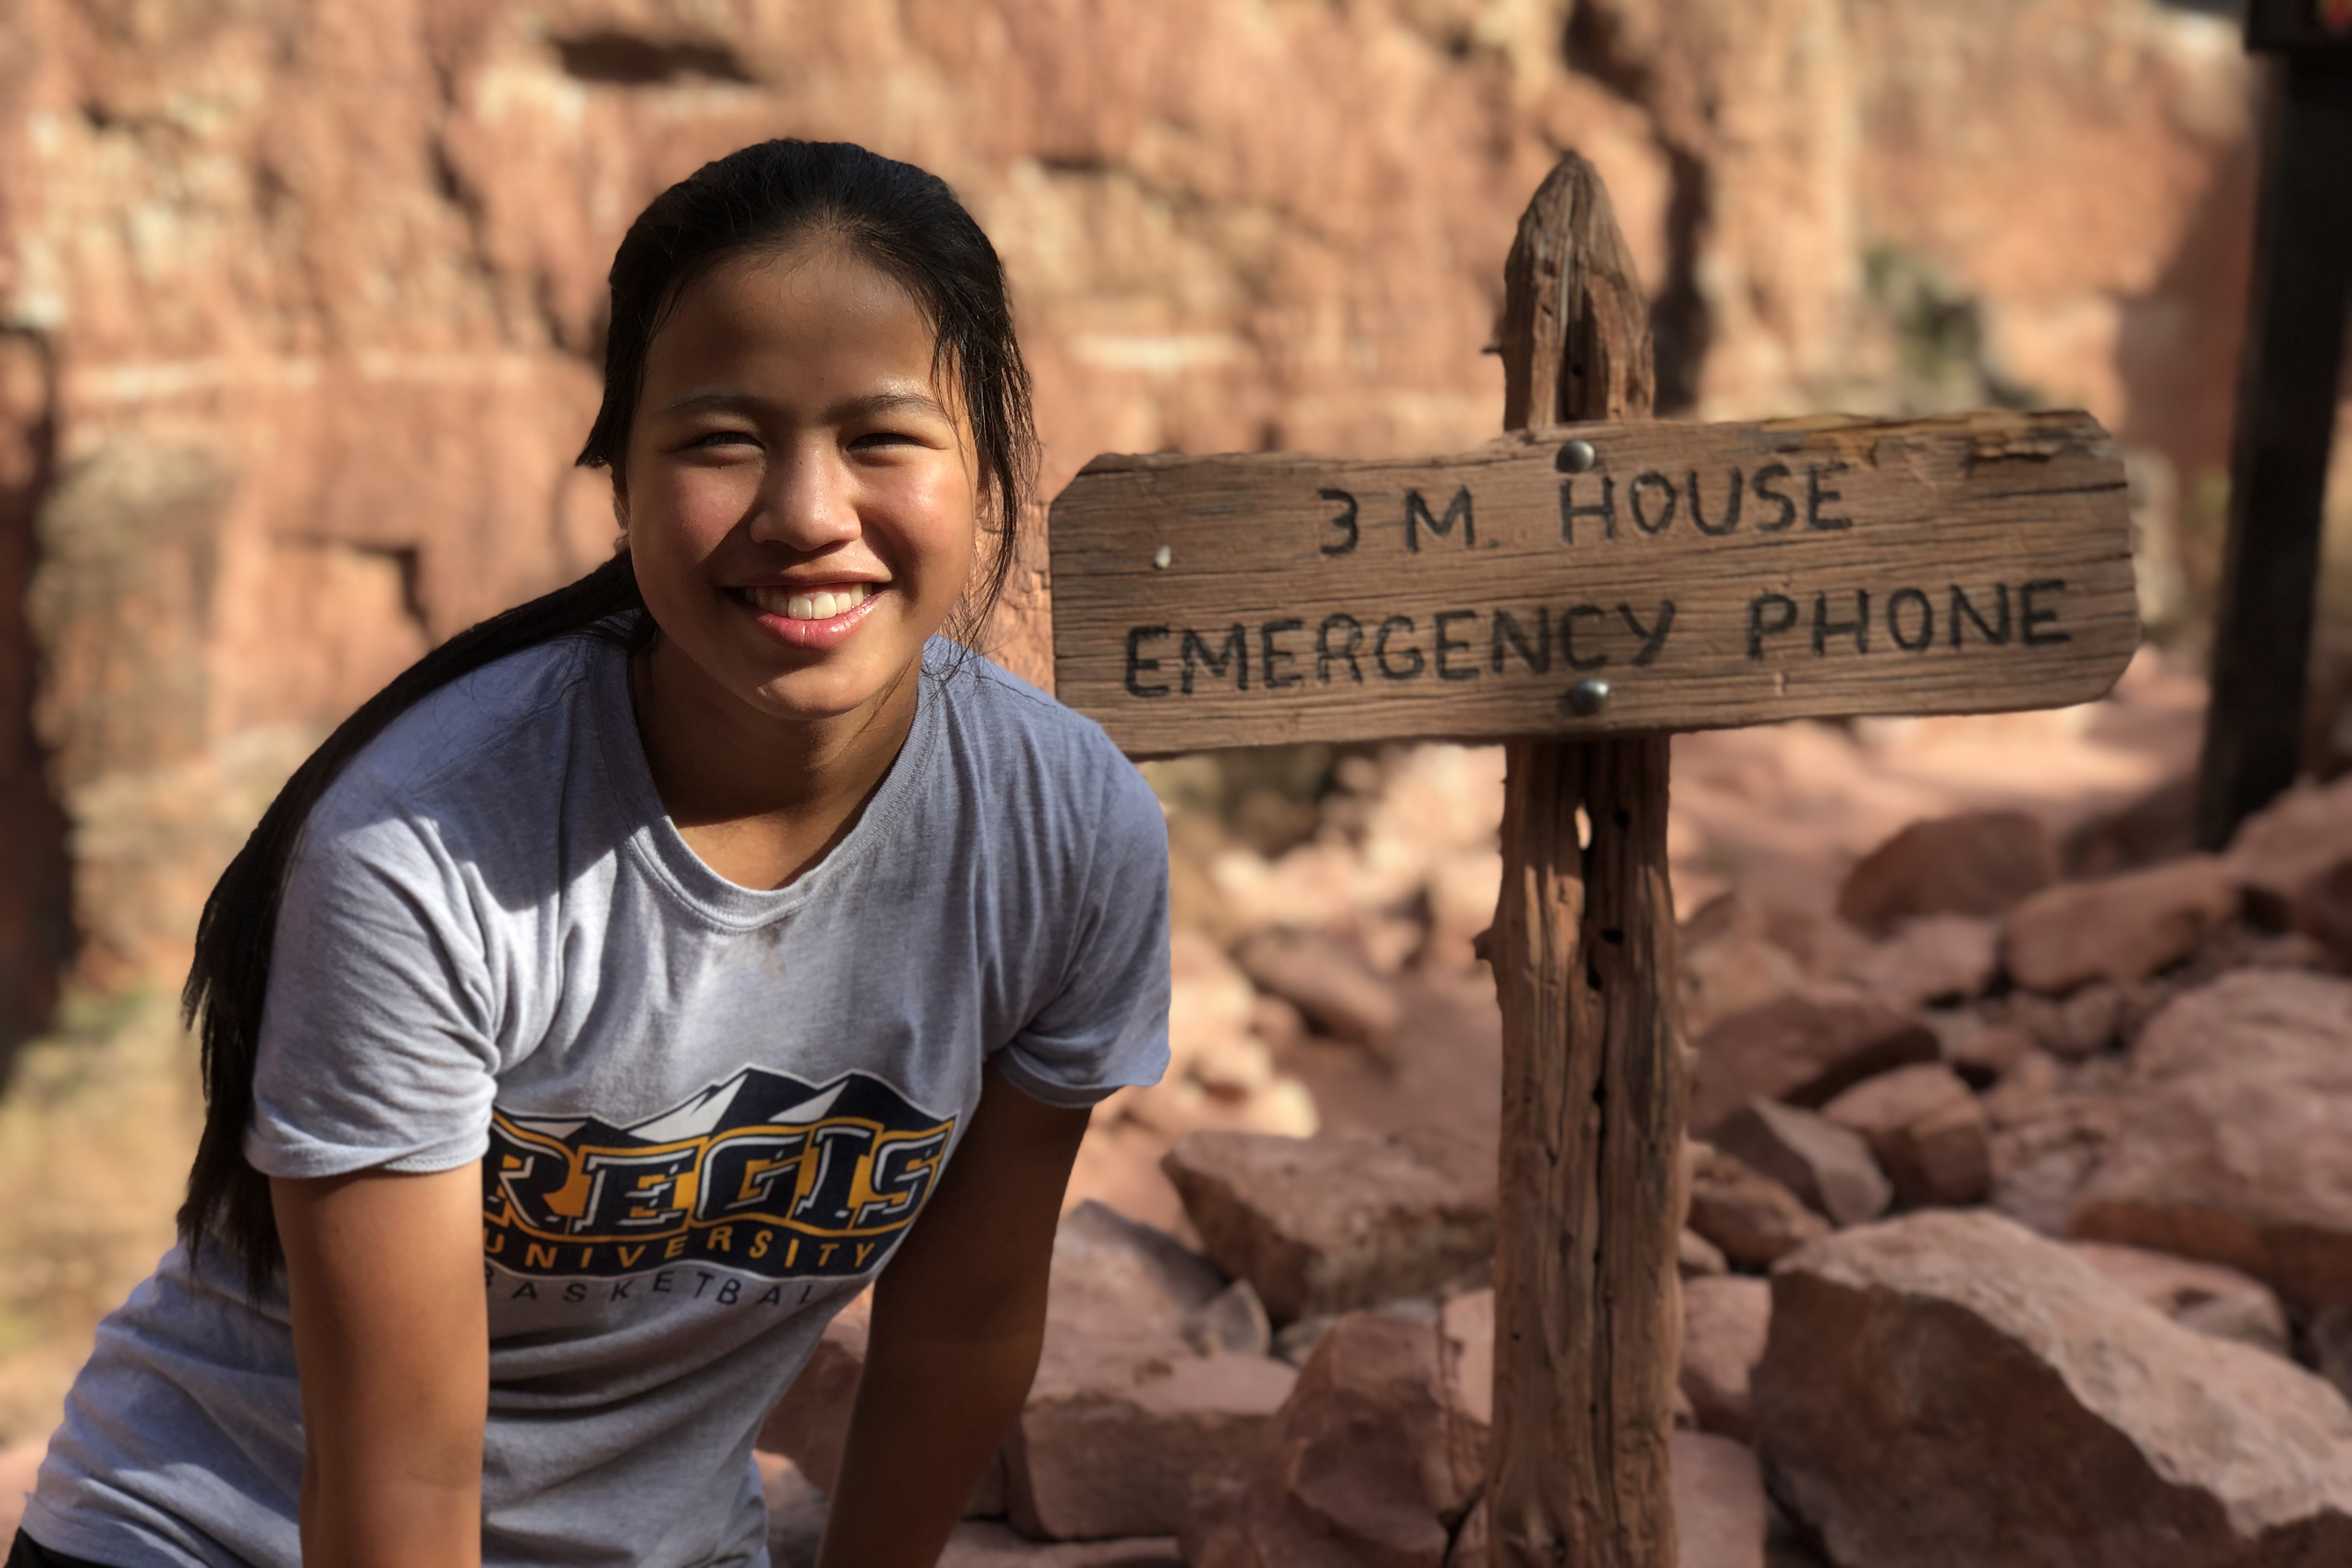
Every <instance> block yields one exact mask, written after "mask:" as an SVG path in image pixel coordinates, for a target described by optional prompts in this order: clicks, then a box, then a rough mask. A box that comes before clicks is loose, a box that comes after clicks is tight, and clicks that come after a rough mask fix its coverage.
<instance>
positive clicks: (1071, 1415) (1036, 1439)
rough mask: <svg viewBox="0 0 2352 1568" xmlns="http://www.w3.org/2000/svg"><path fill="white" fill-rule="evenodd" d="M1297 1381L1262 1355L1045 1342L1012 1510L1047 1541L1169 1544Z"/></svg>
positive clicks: (1025, 1418) (1020, 1441)
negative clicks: (1195, 1500)
mask: <svg viewBox="0 0 2352 1568" xmlns="http://www.w3.org/2000/svg"><path fill="white" fill-rule="evenodd" d="M1297 1378H1298V1373H1297V1372H1295V1371H1293V1370H1292V1369H1291V1367H1290V1366H1289V1365H1287V1364H1286V1363H1283V1362H1279V1361H1275V1360H1273V1359H1271V1358H1269V1357H1265V1356H1255V1355H1227V1354H1217V1355H1205V1356H1203V1355H1191V1354H1183V1355H1161V1354H1153V1353H1150V1352H1139V1351H1138V1350H1137V1349H1135V1348H1134V1347H1133V1346H1132V1345H1131V1344H1122V1343H1118V1342H1110V1343H1103V1342H1086V1341H1076V1342H1063V1343H1062V1344H1060V1345H1054V1344H1051V1343H1049V1344H1048V1347H1047V1350H1046V1352H1045V1358H1044V1361H1043V1363H1042V1364H1041V1365H1040V1366H1039V1367H1038V1370H1037V1380H1036V1382H1035V1384H1034V1385H1032V1387H1031V1388H1030V1391H1029V1397H1028V1398H1027V1400H1026V1401H1024V1403H1023V1405H1022V1407H1021V1415H1020V1418H1019V1420H1018V1421H1016V1422H1015V1423H1014V1425H1013V1432H1012V1435H1011V1436H1010V1437H1009V1439H1008V1440H1007V1443H1006V1446H1005V1503H1006V1511H1007V1512H1008V1513H1009V1514H1010V1515H1011V1517H1012V1520H1013V1524H1014V1525H1015V1526H1017V1527H1018V1528H1019V1529H1020V1530H1022V1531H1024V1532H1025V1533H1027V1534H1029V1535H1032V1536H1037V1537H1041V1538H1044V1539H1046V1540H1051V1541H1083V1540H1094V1539H1100V1538H1105V1537H1115V1536H1149V1535H1171V1534H1173V1533H1175V1531H1177V1530H1178V1529H1180V1528H1181V1526H1182V1524H1183V1522H1184V1515H1185V1512H1186V1510H1187V1509H1188V1508H1189V1507H1190V1504H1191V1498H1192V1489H1193V1488H1194V1486H1195V1485H1197V1484H1200V1483H1202V1482H1203V1481H1205V1480H1206V1479H1210V1478H1211V1477H1213V1476H1214V1475H1215V1474H1216V1473H1217V1472H1218V1470H1219V1469H1220V1468H1222V1467H1223V1465H1224V1464H1225V1463H1227V1462H1228V1460H1229V1459H1230V1457H1231V1456H1232V1455H1233V1454H1234V1453H1236V1452H1241V1451H1244V1450H1247V1449H1249V1448H1252V1447H1255V1445H1256V1444H1257V1443H1258V1442H1259V1441H1260V1440H1261V1439H1262V1438H1263V1437H1264V1436H1265V1434H1266V1432H1267V1431H1268V1430H1269V1429H1270V1428H1271V1426H1272V1425H1273V1422H1274V1417H1275V1414H1276V1412H1277V1411H1279V1410H1280V1409H1281V1408H1282V1404H1283V1401H1284V1400H1285V1399H1286V1398H1287V1397H1289V1394H1290V1390H1291V1385H1292V1384H1295V1383H1296V1382H1297Z"/></svg>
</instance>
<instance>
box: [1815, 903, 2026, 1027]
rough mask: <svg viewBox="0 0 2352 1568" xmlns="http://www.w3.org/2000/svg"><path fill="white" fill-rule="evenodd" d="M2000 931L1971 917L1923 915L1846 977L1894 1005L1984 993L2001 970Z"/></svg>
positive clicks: (1858, 961) (1862, 956) (1869, 951)
mask: <svg viewBox="0 0 2352 1568" xmlns="http://www.w3.org/2000/svg"><path fill="white" fill-rule="evenodd" d="M1999 949H2000V932H1999V928H1997V927H1996V926H1995V925H1994V924H1993V922H1992V921H1988V920H1982V919H1979V918H1977V917H1975V916H1971V915H1920V916H1916V917H1915V918H1913V919H1910V920H1906V921H1903V922H1901V923H1900V924H1899V925H1898V926H1896V927H1895V932H1894V934H1893V935H1892V936H1890V937H1889V938H1887V940H1886V941H1885V942H1878V943H1876V944H1875V945H1874V946H1872V947H1869V948H1866V949H1864V951H1863V952H1859V953H1857V954H1855V955H1854V956H1853V958H1852V959H1850V960H1849V961H1848V962H1847V963H1846V965H1845V972H1844V974H1843V978H1844V979H1846V980H1848V981H1851V982H1852V983H1853V984H1855V985H1857V986H1859V987H1861V988H1862V989H1863V990H1864V991H1867V992H1869V993H1870V994H1872V995H1874V996H1879V997H1883V998H1885V1000H1886V1001H1887V1002H1890V1003H1892V1004H1893V1005H1895V1006H1896V1007H1902V1008H1910V1007H1921V1006H1925V1005H1927V1004H1928V1003H1930V1002H1958V1001H1965V1000H1967V999H1968V998H1969V997H1972V996H1979V995H1982V994H1983V993H1984V989H1985V987H1986V986H1988V985H1990V984H1992V978H1993V975H1994V973H1995V972H1997V971H1998V970H1999V968H2000V952H1999Z"/></svg>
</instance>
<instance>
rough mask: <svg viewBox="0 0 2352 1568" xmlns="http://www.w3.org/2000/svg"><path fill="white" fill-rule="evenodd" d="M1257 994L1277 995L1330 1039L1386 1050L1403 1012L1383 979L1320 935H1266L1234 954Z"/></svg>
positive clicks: (1351, 953) (1337, 943)
mask: <svg viewBox="0 0 2352 1568" xmlns="http://www.w3.org/2000/svg"><path fill="white" fill-rule="evenodd" d="M1234 958H1235V959H1236V960H1237V961H1239V963H1240V964H1241V966H1242V969H1243V972H1244V973H1246V974H1248V976H1249V977H1250V979H1251V980H1252V981H1253V982H1255V984H1256V985H1257V987H1258V989H1259V990H1261V991H1264V992H1265V993H1266V994H1268V995H1272V996H1278V997H1280V998H1281V999H1282V1000H1283V1001H1285V1002H1287V1003H1289V1004H1290V1005H1292V1006H1294V1007H1296V1008H1297V1009H1298V1011H1299V1012H1300V1013H1301V1014H1302V1015H1303V1016H1305V1017H1306V1019H1307V1022H1308V1023H1309V1024H1312V1025H1313V1026H1315V1027H1316V1028H1318V1029H1320V1030H1321V1031H1322V1032H1323V1033H1324V1034H1327V1035H1328V1036H1330V1037H1332V1038H1334V1039H1339V1040H1347V1041H1349V1042H1351V1043H1353V1044H1355V1045H1360V1046H1385V1045H1387V1044H1388V1043H1389V1041H1390V1040H1391V1039H1392V1038H1393V1037H1395V1035H1396V1032H1397V1028H1398V1026H1400V1025H1401V1024H1402V1022H1403V1019H1404V1011H1403V1008H1402V1005H1400V1004H1399V1002H1398V1001H1397V997H1396V993H1395V992H1394V991H1392V990H1391V989H1390V986H1389V984H1388V982H1387V981H1385V980H1383V979H1381V977H1380V976H1379V975H1378V974H1376V973H1373V972H1372V969H1371V966H1370V965H1369V964H1367V963H1365V962H1364V961H1363V959H1362V958H1361V957H1360V956H1358V955H1357V953H1356V952H1354V951H1353V950H1352V949H1350V948H1349V946H1348V945H1347V944H1346V943H1344V942H1340V941H1339V939H1338V938H1336V937H1332V936H1328V935H1325V934H1324V933H1323V932H1320V931H1265V932H1262V933H1260V934H1259V935H1256V936H1254V937H1251V938H1250V939H1249V940H1248V941H1246V942H1243V943H1242V944H1241V946H1240V947H1239V948H1237V949H1236V950H1235V951H1234Z"/></svg>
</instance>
